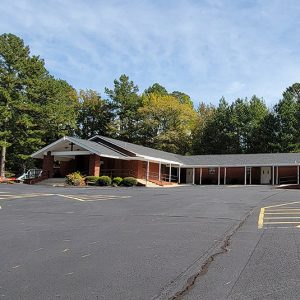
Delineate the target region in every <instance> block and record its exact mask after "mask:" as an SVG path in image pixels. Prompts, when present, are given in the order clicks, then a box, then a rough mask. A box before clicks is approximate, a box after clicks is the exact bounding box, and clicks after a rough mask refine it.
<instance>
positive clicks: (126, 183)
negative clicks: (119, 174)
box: [122, 177, 137, 186]
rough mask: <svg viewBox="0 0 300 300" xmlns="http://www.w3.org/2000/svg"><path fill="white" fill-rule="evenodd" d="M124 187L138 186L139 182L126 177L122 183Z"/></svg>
mask: <svg viewBox="0 0 300 300" xmlns="http://www.w3.org/2000/svg"><path fill="white" fill-rule="evenodd" d="M122 185H124V186H135V185H137V180H136V178H134V177H125V178H124V179H123V181H122Z"/></svg>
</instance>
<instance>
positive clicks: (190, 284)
mask: <svg viewBox="0 0 300 300" xmlns="http://www.w3.org/2000/svg"><path fill="white" fill-rule="evenodd" d="M254 210H255V208H253V209H251V210H250V211H249V212H248V213H247V215H246V216H245V217H244V218H243V220H242V221H241V222H240V223H239V224H238V225H237V226H236V227H235V228H234V230H233V231H232V232H231V233H230V234H229V235H227V236H226V238H225V239H224V240H223V244H222V246H221V247H220V248H221V250H220V251H218V252H216V253H214V254H212V255H210V256H209V257H208V258H207V259H206V260H205V261H204V263H203V264H202V266H201V269H200V271H199V272H197V273H196V274H194V275H192V276H190V277H189V278H188V280H187V282H186V286H185V287H184V288H183V289H181V290H180V291H178V292H177V293H176V294H175V295H174V296H172V297H170V298H168V300H181V299H182V298H183V296H185V295H186V294H187V293H188V292H189V291H190V290H191V289H192V288H193V287H194V285H195V283H196V281H197V279H199V277H201V276H203V275H205V274H206V273H207V272H208V269H209V267H210V265H211V264H212V262H213V261H214V260H215V258H216V257H217V256H219V255H221V254H225V253H227V252H228V251H229V250H228V246H229V245H230V239H231V238H232V236H233V235H234V234H235V233H236V232H237V231H238V230H239V229H240V228H241V227H242V226H243V225H244V223H245V222H246V221H247V219H248V218H249V217H250V216H251V215H252V213H253V211H254Z"/></svg>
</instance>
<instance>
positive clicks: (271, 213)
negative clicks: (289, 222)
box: [265, 211, 299, 215]
mask: <svg viewBox="0 0 300 300" xmlns="http://www.w3.org/2000/svg"><path fill="white" fill-rule="evenodd" d="M265 215H299V211H297V212H274V213H273V212H265Z"/></svg>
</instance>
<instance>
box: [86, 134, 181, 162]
mask: <svg viewBox="0 0 300 300" xmlns="http://www.w3.org/2000/svg"><path fill="white" fill-rule="evenodd" d="M97 138H98V139H100V140H101V139H102V140H104V141H107V142H109V143H111V144H114V145H117V146H118V147H121V148H123V149H126V150H127V151H130V152H132V153H134V154H136V155H138V156H149V157H154V158H157V159H163V160H168V161H173V162H177V163H181V158H182V156H181V155H178V154H174V153H171V152H165V151H161V150H156V149H152V148H149V147H144V146H140V145H136V144H132V143H128V142H123V141H120V140H116V139H112V138H108V137H104V136H95V137H93V138H92V139H91V140H94V139H95V141H96V139H97Z"/></svg>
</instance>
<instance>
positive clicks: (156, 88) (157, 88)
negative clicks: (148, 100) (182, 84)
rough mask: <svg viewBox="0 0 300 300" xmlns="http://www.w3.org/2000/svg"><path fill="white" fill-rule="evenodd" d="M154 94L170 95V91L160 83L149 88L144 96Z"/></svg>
mask: <svg viewBox="0 0 300 300" xmlns="http://www.w3.org/2000/svg"><path fill="white" fill-rule="evenodd" d="M152 93H157V94H161V95H168V91H167V90H166V88H165V87H163V86H162V85H160V84H159V83H154V84H153V85H151V86H150V87H148V88H147V89H146V90H145V91H144V94H148V95H149V94H152Z"/></svg>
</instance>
